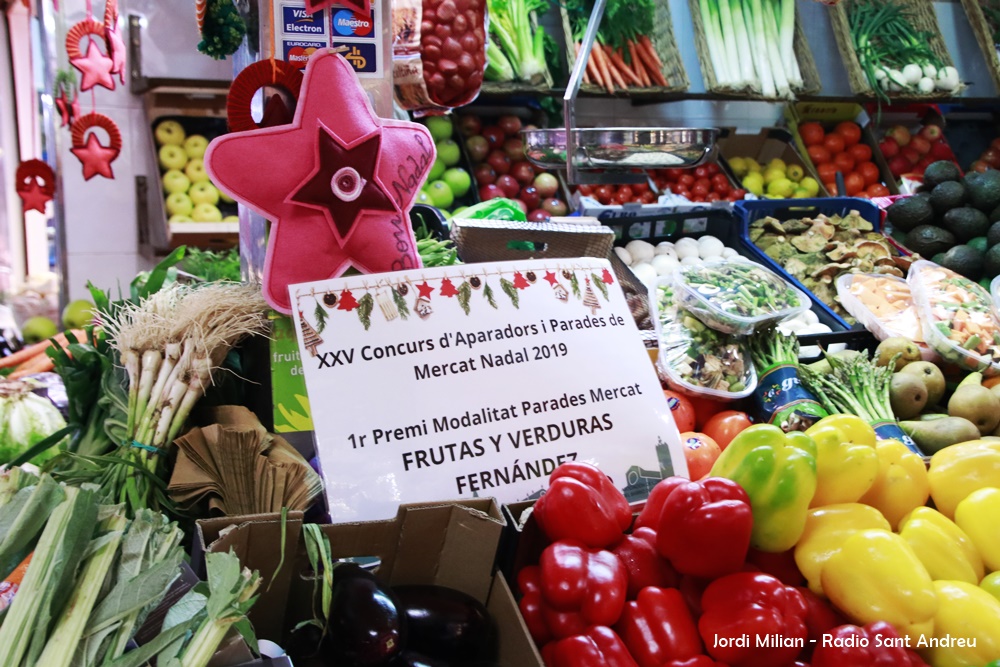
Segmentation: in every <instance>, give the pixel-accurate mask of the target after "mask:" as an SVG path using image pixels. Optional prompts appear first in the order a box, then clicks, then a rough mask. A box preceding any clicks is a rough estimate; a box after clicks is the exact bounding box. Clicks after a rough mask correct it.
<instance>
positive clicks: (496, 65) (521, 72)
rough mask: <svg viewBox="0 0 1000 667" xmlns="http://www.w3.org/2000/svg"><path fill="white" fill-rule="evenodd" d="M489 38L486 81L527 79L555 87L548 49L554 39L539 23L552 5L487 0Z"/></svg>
mask: <svg viewBox="0 0 1000 667" xmlns="http://www.w3.org/2000/svg"><path fill="white" fill-rule="evenodd" d="M486 8H487V11H488V12H489V17H490V20H489V25H490V30H489V32H490V39H489V40H488V41H487V46H486V71H485V73H484V76H485V78H486V80H487V81H500V82H506V81H524V82H527V83H530V84H533V85H544V86H549V87H551V86H552V83H553V82H552V74H551V72H550V71H549V66H548V63H547V62H546V51H551V50H553V49H554V48H555V44H554V42H552V38H551V37H549V35H548V33H546V32H545V30H544V29H542V28H541V27H539V25H538V15H539V14H542V13H544V12H545V10H547V9H548V8H549V5H548V3H547V2H543V1H542V0H487V2H486Z"/></svg>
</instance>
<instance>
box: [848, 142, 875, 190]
mask: <svg viewBox="0 0 1000 667" xmlns="http://www.w3.org/2000/svg"><path fill="white" fill-rule="evenodd" d="M858 145H859V146H860V144H858ZM854 172H855V173H857V174H860V175H861V178H863V179H864V180H865V187H868V186H869V185H872V184H873V183H878V181H879V177H880V176H881V174H879V171H878V167H877V166H875V163H874V162H859V163H858V165H857V166H855V167H854Z"/></svg>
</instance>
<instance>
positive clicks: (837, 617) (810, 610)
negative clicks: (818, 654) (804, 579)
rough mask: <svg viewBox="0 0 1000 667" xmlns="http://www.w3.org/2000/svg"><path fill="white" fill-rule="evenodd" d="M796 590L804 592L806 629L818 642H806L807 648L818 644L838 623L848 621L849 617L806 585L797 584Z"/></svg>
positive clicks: (842, 623)
mask: <svg viewBox="0 0 1000 667" xmlns="http://www.w3.org/2000/svg"><path fill="white" fill-rule="evenodd" d="M795 590H797V591H798V592H799V593H801V594H802V598H803V599H804V600H805V601H806V631H807V632H808V633H809V639H810V640H812V639H815V640H816V643H815V644H813V643H812V642H806V648H807V649H808V648H810V647H815V646H818V645H819V643H820V642H821V641H822V640H823V636H824V635H826V634H829V632H830V631H831V630H833V629H834V628H835V627H837V626H838V625H844V624H845V623H847V619H846V618H844V616H843V615H842V614H841V613H840V612H839V611H837V610H836V609H834V608H833V607H832V606H831V605H830V603H829V602H827V601H826V600H824V599H823V598H821V597H820V596H818V595H816V594H815V593H813V592H812V591H811V590H809V589H808V588H807V587H805V586H796V587H795Z"/></svg>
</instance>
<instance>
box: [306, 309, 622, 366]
mask: <svg viewBox="0 0 1000 667" xmlns="http://www.w3.org/2000/svg"><path fill="white" fill-rule="evenodd" d="M624 324H625V320H624V318H622V316H621V315H612V316H610V317H608V318H604V317H594V316H590V317H583V318H568V319H558V318H548V319H542V320H539V322H538V323H537V324H534V323H532V324H526V325H518V326H515V325H507V326H506V327H504V328H496V329H485V330H482V331H474V332H463V331H456V332H448V333H445V334H442V335H441V337H440V338H438V340H437V341H435V340H434V339H432V338H422V339H418V340H411V341H403V342H399V343H392V344H389V345H378V346H375V345H364V346H362V347H361V348H353V347H352V348H348V349H342V350H334V351H332V352H323V353H320V354H318V355H317V356H316V358H315V362H316V364H317V368H336V367H337V366H346V365H351V364H354V363H355V362H356V361H380V360H382V359H392V358H395V357H402V356H410V355H419V354H421V353H423V352H432V351H434V350H436V349H447V348H452V347H455V348H460V347H463V346H464V347H467V348H469V349H470V350H472V349H473V348H474V347H475V346H476V345H477V344H478V343H488V342H496V341H504V340H515V339H519V338H527V337H531V336H537V335H539V334H547V333H550V332H560V331H574V330H585V329H596V328H600V327H606V326H624ZM569 353H570V349H569V347H568V346H567V345H566V344H565V343H549V344H545V345H533V346H524V347H518V348H511V349H509V350H507V351H506V352H503V353H490V354H480V355H478V356H476V355H475V354H473V355H470V356H469V357H468V358H467V359H461V360H458V361H452V362H448V363H443V364H426V363H425V364H420V363H417V364H414V366H413V373H414V376H415V378H416V379H417V380H425V379H428V378H438V377H443V376H445V375H457V374H460V373H468V372H473V371H480V370H488V369H491V368H498V367H502V366H510V365H513V364H522V363H528V362H531V361H543V360H546V359H551V358H554V357H565V356H567V355H568V354H569Z"/></svg>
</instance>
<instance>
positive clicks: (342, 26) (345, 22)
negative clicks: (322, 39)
mask: <svg viewBox="0 0 1000 667" xmlns="http://www.w3.org/2000/svg"><path fill="white" fill-rule="evenodd" d="M333 32H334V34H336V35H340V36H341V37H374V36H375V16H374V12H372V16H365V15H364V14H359V13H357V12H352V11H351V10H350V9H341V10H340V11H338V12H334V14H333Z"/></svg>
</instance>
